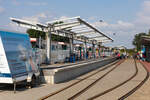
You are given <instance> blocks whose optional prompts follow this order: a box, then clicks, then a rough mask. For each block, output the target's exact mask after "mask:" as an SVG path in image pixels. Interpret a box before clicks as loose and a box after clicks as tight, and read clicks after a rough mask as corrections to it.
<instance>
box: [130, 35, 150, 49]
mask: <svg viewBox="0 0 150 100" xmlns="http://www.w3.org/2000/svg"><path fill="white" fill-rule="evenodd" d="M144 35H148V34H146V33H139V34H136V35H135V36H134V39H133V41H132V44H133V45H134V46H135V47H136V49H137V51H139V50H141V45H142V44H141V41H140V39H141V37H142V36H144Z"/></svg>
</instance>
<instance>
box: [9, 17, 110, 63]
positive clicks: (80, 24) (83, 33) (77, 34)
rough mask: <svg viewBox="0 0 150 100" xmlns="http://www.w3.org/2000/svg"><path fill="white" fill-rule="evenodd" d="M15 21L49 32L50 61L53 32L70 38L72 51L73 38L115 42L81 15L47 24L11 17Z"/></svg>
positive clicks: (93, 42)
mask: <svg viewBox="0 0 150 100" xmlns="http://www.w3.org/2000/svg"><path fill="white" fill-rule="evenodd" d="M10 19H11V20H12V21H13V22H15V23H17V24H18V25H19V26H21V27H26V28H31V29H35V30H40V31H44V32H48V33H49V34H47V48H46V51H47V59H48V62H49V61H50V58H51V34H56V35H60V36H64V37H69V39H70V51H71V52H70V53H72V51H73V40H77V41H81V42H83V43H85V48H86V43H89V44H93V48H95V45H96V44H97V45H100V44H102V43H104V42H113V40H112V39H111V38H110V37H108V36H106V35H105V34H103V33H102V32H100V31H99V30H98V29H96V28H95V27H93V26H92V25H90V24H89V23H87V22H85V21H84V20H82V19H81V18H80V17H79V16H77V17H72V18H65V19H58V20H54V21H50V22H47V23H46V24H41V23H34V22H31V21H26V20H22V19H17V18H10Z"/></svg>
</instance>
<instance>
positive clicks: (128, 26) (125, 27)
mask: <svg viewBox="0 0 150 100" xmlns="http://www.w3.org/2000/svg"><path fill="white" fill-rule="evenodd" d="M135 14H136V17H135V19H134V20H133V21H130V22H126V21H122V20H118V21H117V22H116V23H115V24H111V23H107V22H95V23H93V25H94V26H96V27H98V28H99V29H100V31H102V32H104V33H106V34H107V35H109V36H110V37H112V38H114V39H115V42H114V43H112V44H113V45H121V44H125V45H126V46H127V47H128V46H129V47H133V46H132V40H133V38H134V35H135V34H137V33H140V32H147V31H148V30H149V29H150V0H146V1H144V2H143V3H142V6H141V10H140V11H138V12H137V13H135ZM113 33H116V35H115V36H113ZM112 44H110V45H112Z"/></svg>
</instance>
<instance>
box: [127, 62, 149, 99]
mask: <svg viewBox="0 0 150 100" xmlns="http://www.w3.org/2000/svg"><path fill="white" fill-rule="evenodd" d="M142 63H143V64H144V66H145V67H146V68H147V70H148V71H149V73H150V63H148V62H142ZM127 100H150V78H149V79H148V80H147V81H146V83H145V84H144V85H143V86H142V87H141V88H139V89H138V90H137V91H136V92H135V93H134V94H132V95H131V96H129V97H128V98H127Z"/></svg>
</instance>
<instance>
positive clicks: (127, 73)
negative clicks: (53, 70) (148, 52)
mask: <svg viewBox="0 0 150 100" xmlns="http://www.w3.org/2000/svg"><path fill="white" fill-rule="evenodd" d="M149 64H150V63H147V62H142V63H141V62H140V61H136V60H135V61H134V60H133V59H126V60H117V61H114V62H112V63H109V64H107V65H104V66H103V67H100V68H97V69H96V70H93V71H91V72H88V73H87V74H84V75H82V76H80V77H77V78H74V79H72V80H70V81H67V82H63V83H59V84H54V85H50V84H42V85H39V86H37V87H34V88H32V89H25V88H19V89H17V91H16V94H14V93H13V91H12V90H11V89H6V90H5V89H3V90H1V91H0V94H1V95H0V100H118V99H119V100H124V99H126V100H149V98H150V96H149V94H150V88H149V83H150V79H149V72H150V70H149ZM143 65H144V66H145V67H144V66H143ZM145 68H146V69H145ZM147 69H148V70H147ZM0 88H1V87H0Z"/></svg>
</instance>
